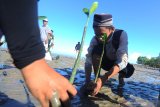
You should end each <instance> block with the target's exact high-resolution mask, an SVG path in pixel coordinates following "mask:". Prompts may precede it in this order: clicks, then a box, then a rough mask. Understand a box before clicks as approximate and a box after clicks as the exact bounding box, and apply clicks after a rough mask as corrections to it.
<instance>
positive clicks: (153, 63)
mask: <svg viewBox="0 0 160 107" xmlns="http://www.w3.org/2000/svg"><path fill="white" fill-rule="evenodd" d="M137 64H143V65H148V66H150V67H155V68H160V54H159V56H158V57H152V58H150V59H149V58H147V57H146V56H139V57H138V58H137Z"/></svg>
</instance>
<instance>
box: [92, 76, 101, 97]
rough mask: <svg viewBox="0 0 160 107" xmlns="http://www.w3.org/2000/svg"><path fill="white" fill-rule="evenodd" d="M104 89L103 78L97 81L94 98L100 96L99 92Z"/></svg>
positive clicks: (93, 93)
mask: <svg viewBox="0 0 160 107" xmlns="http://www.w3.org/2000/svg"><path fill="white" fill-rule="evenodd" d="M101 87H102V79H101V78H98V79H97V82H96V87H95V88H94V89H93V92H92V94H91V95H92V96H95V95H97V94H98V92H99V91H100V89H101Z"/></svg>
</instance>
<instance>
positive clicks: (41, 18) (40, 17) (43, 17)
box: [38, 16, 47, 20]
mask: <svg viewBox="0 0 160 107" xmlns="http://www.w3.org/2000/svg"><path fill="white" fill-rule="evenodd" d="M45 18H47V17H46V16H38V19H39V20H43V19H45Z"/></svg>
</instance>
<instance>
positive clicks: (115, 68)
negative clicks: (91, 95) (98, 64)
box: [101, 65, 120, 83]
mask: <svg viewBox="0 0 160 107" xmlns="http://www.w3.org/2000/svg"><path fill="white" fill-rule="evenodd" d="M119 71H120V69H119V67H118V65H114V66H113V68H111V69H110V70H109V71H108V72H107V73H105V74H104V75H103V76H102V77H101V80H102V83H105V81H107V80H108V79H109V78H111V77H113V76H114V75H116V74H118V72H119Z"/></svg>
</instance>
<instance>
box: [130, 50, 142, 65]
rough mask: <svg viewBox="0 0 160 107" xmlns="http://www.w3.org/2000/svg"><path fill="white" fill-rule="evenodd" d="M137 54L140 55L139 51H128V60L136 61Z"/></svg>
mask: <svg viewBox="0 0 160 107" xmlns="http://www.w3.org/2000/svg"><path fill="white" fill-rule="evenodd" d="M139 56H141V53H139V52H133V53H130V55H129V62H131V63H136V62H137V58H138V57H139Z"/></svg>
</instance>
